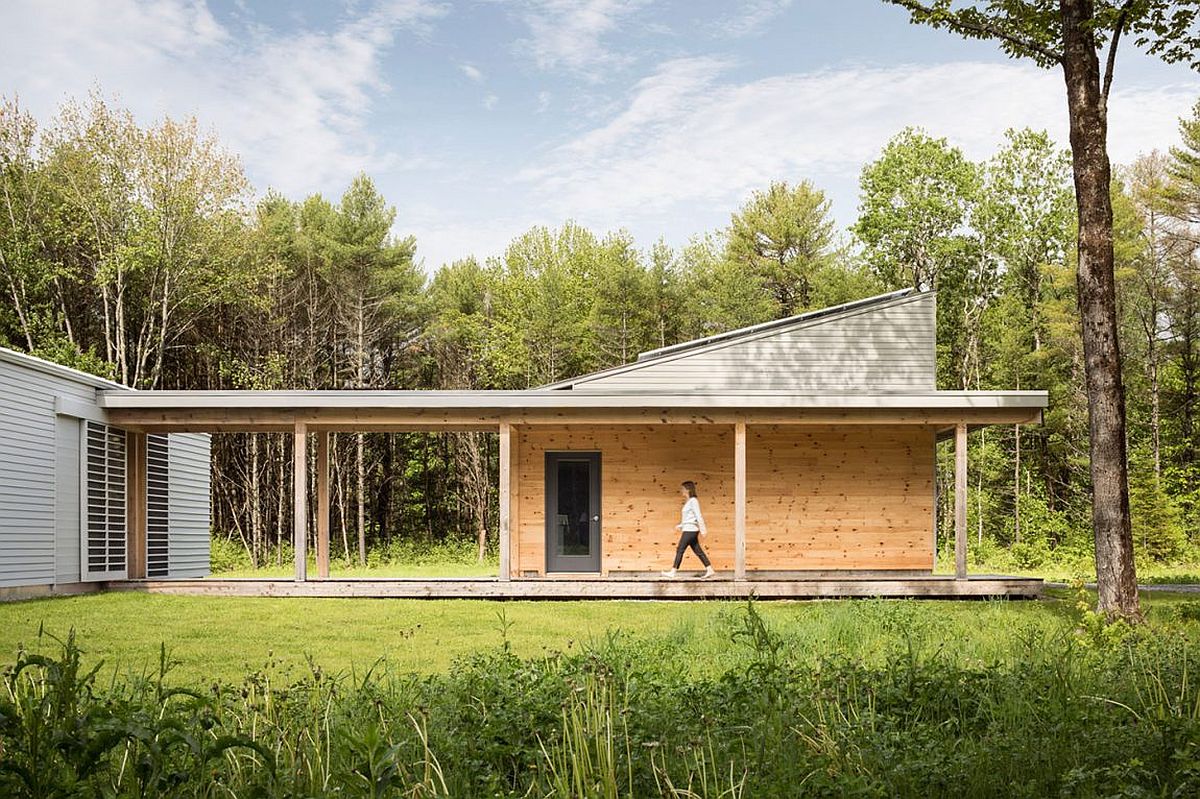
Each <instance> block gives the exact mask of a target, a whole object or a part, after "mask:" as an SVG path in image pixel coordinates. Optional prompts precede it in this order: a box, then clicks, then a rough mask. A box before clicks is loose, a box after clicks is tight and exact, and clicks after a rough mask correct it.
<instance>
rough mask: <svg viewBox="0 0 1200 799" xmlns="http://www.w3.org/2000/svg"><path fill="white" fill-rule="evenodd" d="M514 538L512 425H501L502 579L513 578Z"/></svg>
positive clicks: (505, 423)
mask: <svg viewBox="0 0 1200 799" xmlns="http://www.w3.org/2000/svg"><path fill="white" fill-rule="evenodd" d="M511 537H512V425H510V424H509V423H508V422H501V423H500V575H499V576H500V579H501V580H509V579H511V577H512V572H511V569H510V563H511V561H510V557H509V544H510V539H511Z"/></svg>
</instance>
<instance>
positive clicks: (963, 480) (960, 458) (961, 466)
mask: <svg viewBox="0 0 1200 799" xmlns="http://www.w3.org/2000/svg"><path fill="white" fill-rule="evenodd" d="M954 576H955V577H956V578H957V579H959V580H965V579H967V425H966V423H964V422H959V423H958V424H957V425H955V427H954Z"/></svg>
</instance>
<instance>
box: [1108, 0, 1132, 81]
mask: <svg viewBox="0 0 1200 799" xmlns="http://www.w3.org/2000/svg"><path fill="white" fill-rule="evenodd" d="M1132 6H1133V0H1125V5H1123V6H1121V13H1119V14H1118V15H1117V24H1116V25H1115V26H1114V27H1113V38H1112V44H1110V45H1109V47H1108V60H1107V61H1106V62H1105V65H1104V88H1103V89H1102V90H1101V91H1100V96H1101V97H1102V98H1103V99H1104V102H1105V104H1107V103H1108V90H1109V89H1111V88H1112V81H1113V67H1115V66H1116V63H1117V44H1118V43H1119V42H1120V41H1121V31H1122V30H1124V29H1125V20H1126V19H1127V18H1128V17H1129V9H1130V8H1131V7H1132Z"/></svg>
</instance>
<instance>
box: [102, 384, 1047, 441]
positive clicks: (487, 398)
mask: <svg viewBox="0 0 1200 799" xmlns="http://www.w3.org/2000/svg"><path fill="white" fill-rule="evenodd" d="M98 395H99V404H100V407H102V408H104V409H106V411H107V412H108V414H109V416H110V418H111V420H112V421H113V422H114V423H118V424H122V425H126V426H129V427H131V428H135V429H137V428H142V429H147V430H149V429H164V430H167V429H169V430H214V431H215V430H251V429H253V430H288V429H291V428H292V427H293V426H294V425H295V424H296V423H297V422H304V423H307V424H309V425H311V426H313V427H315V428H322V427H324V428H328V429H338V430H373V429H379V430H404V429H410V430H421V429H446V430H450V429H496V427H497V426H498V425H499V424H500V423H502V422H509V423H515V424H555V423H559V424H565V423H605V422H608V423H667V422H685V423H697V424H704V423H712V424H722V423H733V422H735V421H745V422H750V423H788V422H795V423H879V424H886V423H896V424H932V425H949V424H954V423H957V422H967V423H969V424H972V425H979V424H1023V423H1034V422H1038V421H1040V419H1041V414H1042V410H1043V409H1044V408H1045V407H1046V405H1047V401H1048V400H1047V394H1046V392H1044V391H925V392H903V393H868V392H862V391H847V392H844V393H830V392H822V393H811V394H810V393H794V392H780V391H739V392H736V393H726V392H688V393H659V392H630V391H623V392H613V391H607V392H601V391H588V390H581V389H576V390H574V391H569V392H567V391H545V390H541V389H533V390H526V391H371V390H362V391H128V390H126V391H101V392H98Z"/></svg>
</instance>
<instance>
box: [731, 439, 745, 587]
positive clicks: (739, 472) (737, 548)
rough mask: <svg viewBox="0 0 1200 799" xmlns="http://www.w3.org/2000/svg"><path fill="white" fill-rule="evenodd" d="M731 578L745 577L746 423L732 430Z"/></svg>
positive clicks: (742, 578)
mask: <svg viewBox="0 0 1200 799" xmlns="http://www.w3.org/2000/svg"><path fill="white" fill-rule="evenodd" d="M733 579H735V580H745V579H746V423H745V422H738V423H737V424H736V425H734V430H733Z"/></svg>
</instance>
